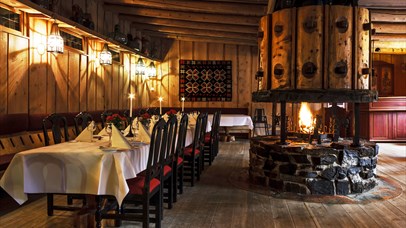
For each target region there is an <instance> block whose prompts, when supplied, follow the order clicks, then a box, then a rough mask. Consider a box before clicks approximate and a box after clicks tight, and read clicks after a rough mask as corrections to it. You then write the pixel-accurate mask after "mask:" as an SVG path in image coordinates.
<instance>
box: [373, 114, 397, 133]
mask: <svg viewBox="0 0 406 228" xmlns="http://www.w3.org/2000/svg"><path fill="white" fill-rule="evenodd" d="M389 115H390V114H388V113H374V114H373V115H371V119H370V121H371V122H370V125H369V126H370V130H371V133H370V135H371V138H374V139H377V140H387V139H390V138H391V134H390V133H391V132H390V131H389V126H392V124H391V123H390V121H391V118H390V116H389ZM391 130H392V129H391Z"/></svg>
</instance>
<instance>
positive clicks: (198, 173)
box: [196, 156, 202, 181]
mask: <svg viewBox="0 0 406 228" xmlns="http://www.w3.org/2000/svg"><path fill="white" fill-rule="evenodd" d="M196 163H197V164H196V176H197V180H198V181H199V180H200V172H201V171H202V166H201V164H202V156H199V157H198V158H197V160H196Z"/></svg>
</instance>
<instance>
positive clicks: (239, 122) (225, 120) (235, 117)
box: [209, 114, 254, 130]
mask: <svg viewBox="0 0 406 228" xmlns="http://www.w3.org/2000/svg"><path fill="white" fill-rule="evenodd" d="M209 121H210V123H211V122H213V115H209ZM238 126H247V127H248V128H249V129H250V130H252V129H254V124H253V123H252V119H251V116H248V115H241V114H221V118H220V127H238Z"/></svg>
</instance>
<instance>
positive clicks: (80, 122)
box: [73, 112, 93, 135]
mask: <svg viewBox="0 0 406 228" xmlns="http://www.w3.org/2000/svg"><path fill="white" fill-rule="evenodd" d="M73 120H74V121H75V132H76V135H79V134H80V132H82V131H83V130H84V129H86V127H87V125H88V124H89V122H90V121H92V120H93V117H92V115H90V114H89V113H87V112H80V113H79V114H77V115H76V116H75V117H74V118H73Z"/></svg>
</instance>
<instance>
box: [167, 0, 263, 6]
mask: <svg viewBox="0 0 406 228" xmlns="http://www.w3.org/2000/svg"><path fill="white" fill-rule="evenodd" d="M171 1H184V2H190V1H191V0H168V2H171ZM205 1H206V2H214V3H216V2H232V3H245V4H262V5H266V4H267V3H268V0H205Z"/></svg>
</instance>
